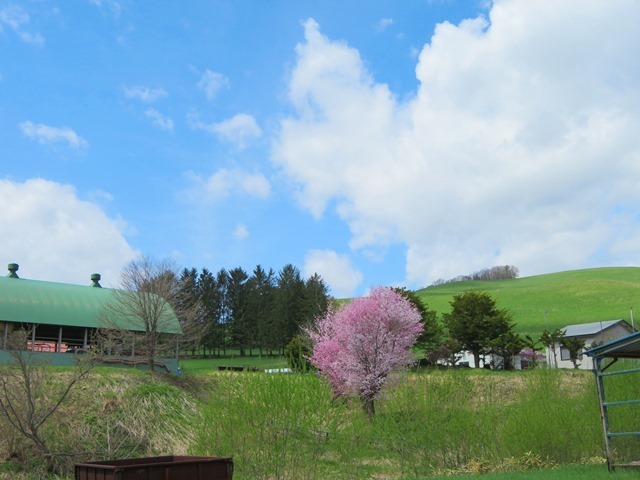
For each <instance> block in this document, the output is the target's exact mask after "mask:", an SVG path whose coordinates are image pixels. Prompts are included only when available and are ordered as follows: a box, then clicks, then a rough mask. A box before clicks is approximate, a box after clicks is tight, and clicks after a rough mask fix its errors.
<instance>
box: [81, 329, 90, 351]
mask: <svg viewBox="0 0 640 480" xmlns="http://www.w3.org/2000/svg"><path fill="white" fill-rule="evenodd" d="M88 336H89V329H88V328H85V329H84V339H83V341H82V348H83V349H84V351H85V352H86V351H87V338H88Z"/></svg>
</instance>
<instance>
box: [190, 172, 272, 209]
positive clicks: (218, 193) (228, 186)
mask: <svg viewBox="0 0 640 480" xmlns="http://www.w3.org/2000/svg"><path fill="white" fill-rule="evenodd" d="M188 177H189V179H190V180H191V182H192V183H194V185H195V186H194V188H192V189H191V190H190V191H189V192H187V193H186V198H187V199H188V200H190V201H198V200H204V201H205V202H213V201H216V200H220V199H223V198H227V197H229V196H231V195H249V196H252V197H256V198H261V199H265V198H268V197H269V195H270V194H271V185H270V184H269V181H268V180H267V179H266V178H265V177H264V175H262V174H261V173H249V172H245V171H244V170H240V169H233V170H228V169H225V168H223V169H220V170H218V171H217V172H216V173H214V174H213V175H211V176H210V177H208V178H202V177H201V176H199V175H197V174H194V173H189V174H188Z"/></svg>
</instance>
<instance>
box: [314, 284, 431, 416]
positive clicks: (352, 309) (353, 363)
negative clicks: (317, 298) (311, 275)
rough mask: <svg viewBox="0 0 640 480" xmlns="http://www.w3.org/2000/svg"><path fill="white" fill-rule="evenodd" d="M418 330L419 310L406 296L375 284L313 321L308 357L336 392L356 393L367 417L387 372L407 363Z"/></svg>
mask: <svg viewBox="0 0 640 480" xmlns="http://www.w3.org/2000/svg"><path fill="white" fill-rule="evenodd" d="M422 328H423V327H422V324H421V317H420V313H419V312H418V311H417V309H416V308H415V307H414V306H413V304H412V303H411V302H410V301H409V300H407V299H405V298H404V297H403V296H402V295H401V294H400V293H398V292H397V291H395V290H394V289H391V288H382V287H378V288H375V289H373V290H372V291H371V293H370V295H368V296H367V297H362V298H357V299H355V300H352V301H351V302H350V303H347V304H342V305H341V306H340V307H339V308H338V309H330V310H329V311H328V312H327V313H326V314H325V315H324V316H322V317H319V318H318V319H316V322H315V325H314V326H313V327H312V328H309V329H307V330H306V333H307V334H308V335H309V337H310V338H311V340H312V342H313V354H312V355H311V357H310V358H309V360H310V361H311V362H312V363H313V364H314V365H315V366H316V367H317V368H318V369H319V370H320V372H321V374H322V375H323V376H324V377H325V378H326V379H327V380H328V381H329V382H330V383H331V385H332V387H333V391H334V394H335V395H336V396H340V395H357V396H358V397H359V398H360V400H361V402H362V407H363V408H364V410H365V412H366V414H367V415H368V416H369V417H370V418H371V417H373V415H374V414H375V405H374V402H375V400H376V399H377V398H378V397H379V396H380V394H381V392H382V390H383V388H384V387H385V385H386V384H387V382H388V380H389V377H390V375H391V374H392V373H393V372H397V371H399V370H402V369H403V368H406V366H407V365H408V364H409V363H411V361H412V359H413V354H412V351H411V347H412V346H413V344H414V343H415V341H416V339H417V338H418V335H419V334H420V332H421V331H422Z"/></svg>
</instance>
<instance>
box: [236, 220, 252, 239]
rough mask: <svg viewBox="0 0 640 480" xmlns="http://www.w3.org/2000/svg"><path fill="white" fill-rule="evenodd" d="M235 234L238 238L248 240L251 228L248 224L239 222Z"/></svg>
mask: <svg viewBox="0 0 640 480" xmlns="http://www.w3.org/2000/svg"><path fill="white" fill-rule="evenodd" d="M233 236H234V237H236V239H237V240H246V239H247V238H249V229H248V228H247V226H246V225H243V224H242V223H239V224H238V225H236V229H235V231H234V232H233Z"/></svg>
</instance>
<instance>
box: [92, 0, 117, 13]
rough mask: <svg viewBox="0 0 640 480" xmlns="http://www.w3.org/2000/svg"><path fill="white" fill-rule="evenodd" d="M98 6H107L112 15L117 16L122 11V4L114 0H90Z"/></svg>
mask: <svg viewBox="0 0 640 480" xmlns="http://www.w3.org/2000/svg"><path fill="white" fill-rule="evenodd" d="M90 1H91V3H92V4H93V5H95V6H96V7H98V8H103V7H104V8H108V9H109V10H111V13H112V14H113V16H114V17H119V16H120V14H121V13H122V4H121V3H120V2H118V1H116V0H90Z"/></svg>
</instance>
